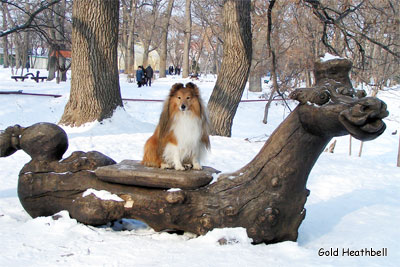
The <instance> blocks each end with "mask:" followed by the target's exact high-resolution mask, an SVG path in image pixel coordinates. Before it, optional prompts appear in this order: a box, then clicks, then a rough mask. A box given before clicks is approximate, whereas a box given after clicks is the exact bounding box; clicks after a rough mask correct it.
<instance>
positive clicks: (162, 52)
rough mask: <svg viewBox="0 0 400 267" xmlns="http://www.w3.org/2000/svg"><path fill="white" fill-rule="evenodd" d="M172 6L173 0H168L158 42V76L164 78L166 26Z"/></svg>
mask: <svg viewBox="0 0 400 267" xmlns="http://www.w3.org/2000/svg"><path fill="white" fill-rule="evenodd" d="M173 6H174V0H169V1H168V7H167V10H166V11H165V14H164V19H163V23H162V27H161V28H162V32H161V44H160V78H165V77H166V73H165V71H166V70H167V54H168V49H167V37H168V28H169V21H170V19H171V13H172V7H173Z"/></svg>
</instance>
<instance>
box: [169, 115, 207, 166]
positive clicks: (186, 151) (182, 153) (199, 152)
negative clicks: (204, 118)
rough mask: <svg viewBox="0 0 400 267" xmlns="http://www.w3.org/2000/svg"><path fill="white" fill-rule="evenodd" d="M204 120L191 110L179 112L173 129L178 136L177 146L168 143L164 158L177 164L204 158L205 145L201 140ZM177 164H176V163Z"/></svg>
mask: <svg viewBox="0 0 400 267" xmlns="http://www.w3.org/2000/svg"><path fill="white" fill-rule="evenodd" d="M201 124H202V122H201V119H200V118H199V117H197V116H194V115H193V114H192V113H191V112H190V111H185V112H178V114H176V116H175V118H174V122H173V124H172V127H171V130H172V131H173V132H174V135H175V137H176V141H177V146H175V145H173V144H167V146H166V147H165V150H164V160H165V161H166V162H167V163H172V164H175V163H176V160H178V158H179V161H180V162H186V161H188V162H191V161H192V160H195V161H196V162H197V161H198V160H200V158H202V156H203V154H204V152H205V147H204V145H203V143H202V142H201V136H202V125H201ZM175 165H176V164H175Z"/></svg>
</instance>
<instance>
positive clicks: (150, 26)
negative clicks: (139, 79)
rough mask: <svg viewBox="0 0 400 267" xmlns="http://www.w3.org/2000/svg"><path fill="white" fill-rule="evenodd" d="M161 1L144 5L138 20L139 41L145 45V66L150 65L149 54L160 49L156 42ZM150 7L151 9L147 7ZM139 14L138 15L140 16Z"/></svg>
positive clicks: (156, 0)
mask: <svg viewBox="0 0 400 267" xmlns="http://www.w3.org/2000/svg"><path fill="white" fill-rule="evenodd" d="M160 3H161V0H152V1H151V2H150V3H149V4H144V5H142V8H141V11H140V12H139V14H140V18H139V19H138V30H139V39H140V41H141V42H142V45H143V62H142V65H143V66H145V67H146V66H147V65H148V60H149V54H150V52H151V51H154V50H156V49H157V48H158V45H159V42H154V39H155V34H156V30H157V28H156V26H157V22H158V20H159V13H160V12H159V11H160ZM148 6H150V9H147V7H148ZM139 14H138V15H139Z"/></svg>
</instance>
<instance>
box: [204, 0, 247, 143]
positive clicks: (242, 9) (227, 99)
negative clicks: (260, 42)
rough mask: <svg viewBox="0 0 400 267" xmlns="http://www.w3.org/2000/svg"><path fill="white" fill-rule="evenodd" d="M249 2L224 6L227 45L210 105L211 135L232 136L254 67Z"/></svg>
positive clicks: (235, 0)
mask: <svg viewBox="0 0 400 267" xmlns="http://www.w3.org/2000/svg"><path fill="white" fill-rule="evenodd" d="M250 6H251V4H250V0H246V1H240V0H226V1H225V3H224V10H223V14H224V44H223V51H224V54H223V58H222V64H221V69H220V70H219V72H218V78H217V82H216V83H215V87H214V90H213V92H212V94H211V97H210V100H209V102H208V110H209V112H210V121H211V127H212V134H214V135H221V136H231V132H232V122H233V118H234V116H235V114H236V110H237V107H238V105H239V102H240V99H241V97H242V94H243V91H244V88H245V86H246V82H247V78H248V76H249V70H250V64H251V53H252V47H251V20H250Z"/></svg>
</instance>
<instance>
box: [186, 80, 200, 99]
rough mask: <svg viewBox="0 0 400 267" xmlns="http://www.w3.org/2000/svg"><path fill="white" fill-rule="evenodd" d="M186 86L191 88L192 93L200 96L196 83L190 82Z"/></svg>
mask: <svg viewBox="0 0 400 267" xmlns="http://www.w3.org/2000/svg"><path fill="white" fill-rule="evenodd" d="M186 88H189V89H190V90H191V91H192V94H193V95H195V96H196V97H200V90H199V87H197V85H195V84H194V83H192V82H188V83H187V84H186Z"/></svg>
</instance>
